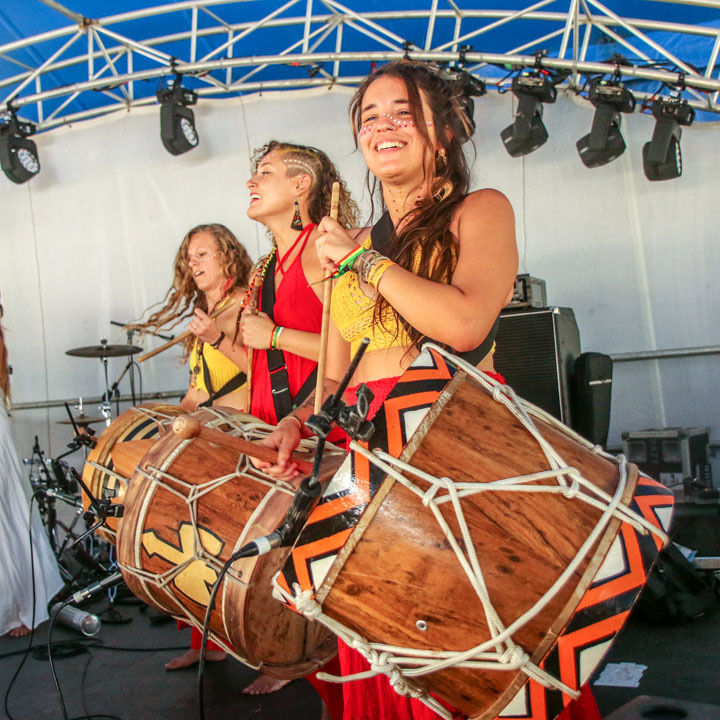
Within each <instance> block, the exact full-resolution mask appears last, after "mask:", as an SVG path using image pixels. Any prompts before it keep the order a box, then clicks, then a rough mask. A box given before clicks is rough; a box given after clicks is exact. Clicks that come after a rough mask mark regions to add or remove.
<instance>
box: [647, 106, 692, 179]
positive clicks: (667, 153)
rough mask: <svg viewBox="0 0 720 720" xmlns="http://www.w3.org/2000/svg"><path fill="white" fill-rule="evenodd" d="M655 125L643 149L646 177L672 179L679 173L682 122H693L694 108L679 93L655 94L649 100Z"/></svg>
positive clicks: (689, 123) (685, 123)
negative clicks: (659, 96) (669, 94)
mask: <svg viewBox="0 0 720 720" xmlns="http://www.w3.org/2000/svg"><path fill="white" fill-rule="evenodd" d="M652 114H653V115H654V116H655V129H654V130H653V134H652V138H651V140H650V142H649V143H645V145H643V149H642V158H643V170H644V171H645V177H646V178H647V179H648V180H672V179H673V178H676V177H680V176H681V175H682V153H681V152H680V138H681V137H682V129H681V128H680V126H681V125H688V126H689V125H692V122H693V120H694V119H695V110H693V109H692V107H690V105H689V104H688V101H687V100H680V98H679V96H676V97H672V98H670V99H667V98H657V99H656V100H654V101H653V104H652Z"/></svg>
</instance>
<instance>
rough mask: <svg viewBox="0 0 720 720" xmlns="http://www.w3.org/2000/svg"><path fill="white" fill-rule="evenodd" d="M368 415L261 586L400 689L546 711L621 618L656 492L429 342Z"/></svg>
mask: <svg viewBox="0 0 720 720" xmlns="http://www.w3.org/2000/svg"><path fill="white" fill-rule="evenodd" d="M374 423H375V427H376V430H375V434H374V436H373V437H372V439H371V440H370V443H369V448H368V447H365V448H363V447H361V446H357V445H356V446H355V449H354V451H353V452H352V453H351V454H350V456H349V457H348V459H347V460H346V462H345V464H344V465H343V467H342V468H341V469H340V471H339V472H338V474H337V475H336V476H335V478H334V479H333V481H332V483H331V484H330V486H329V487H328V488H327V489H326V491H325V493H324V495H323V498H322V500H321V502H320V503H319V504H318V506H317V507H316V509H315V511H314V512H313V514H312V515H311V517H310V519H309V521H308V523H307V524H306V526H305V529H304V531H303V533H302V534H301V536H300V538H299V540H298V542H297V543H296V545H295V547H294V549H293V552H292V555H291V558H290V559H289V561H288V563H287V564H286V565H285V567H284V569H283V571H282V573H281V574H280V576H279V577H278V579H277V581H276V586H277V590H278V591H279V592H281V593H283V595H284V596H285V600H286V602H287V603H288V604H290V605H291V606H293V607H296V609H298V610H300V611H301V612H306V613H307V614H312V615H313V616H315V617H319V619H320V621H321V622H323V623H325V624H326V625H327V626H328V627H329V628H331V629H332V630H333V631H334V632H336V633H337V634H338V635H339V636H340V637H341V638H343V640H345V642H347V643H349V644H352V645H353V646H354V647H356V648H358V649H359V650H360V651H361V652H362V653H363V654H364V655H365V656H366V657H367V658H368V659H369V660H370V662H371V665H372V666H373V667H375V668H376V669H378V670H381V671H382V672H384V673H385V674H387V675H388V676H389V677H390V680H391V683H392V684H393V686H394V687H395V688H396V689H400V690H401V691H402V692H404V693H405V694H412V695H415V696H420V698H421V699H424V700H425V701H426V702H428V703H429V704H432V702H433V699H432V697H431V696H430V693H433V694H435V695H437V696H439V697H441V698H443V699H444V700H447V701H448V702H450V703H452V705H454V706H455V707H456V708H458V709H459V710H461V711H462V712H463V713H465V714H467V715H468V716H469V717H471V718H483V719H488V720H489V719H491V718H495V717H508V718H510V717H512V718H523V719H525V720H531V719H532V720H547V719H548V718H554V717H555V716H556V715H558V714H559V713H560V712H561V711H562V709H563V707H564V705H565V704H567V703H568V702H569V701H570V699H571V697H573V696H574V695H575V694H576V692H577V691H578V689H579V687H580V686H581V684H583V683H584V682H585V681H586V680H587V678H588V676H589V674H590V673H591V672H592V670H593V669H594V667H596V665H597V664H598V663H599V661H600V659H601V658H602V656H603V654H604V652H605V651H606V650H607V649H608V647H609V645H610V642H611V641H612V639H613V638H614V636H615V634H616V633H617V632H618V630H619V629H620V627H621V625H622V623H623V622H624V620H625V618H626V617H627V615H628V612H629V610H630V607H631V606H632V604H633V602H634V600H635V598H636V596H637V595H638V593H639V591H640V589H641V588H642V586H643V584H644V582H645V580H646V577H647V574H648V572H649V570H650V567H651V565H652V562H653V561H654V558H655V557H656V555H657V553H658V552H659V549H660V548H661V547H662V544H663V543H664V542H665V541H666V540H667V538H666V536H665V534H664V529H665V528H666V527H667V526H668V524H669V520H670V515H671V510H672V503H673V500H672V495H671V494H670V493H669V492H668V491H667V490H666V488H664V487H663V486H661V485H659V484H658V483H655V482H654V481H652V480H649V479H647V478H644V477H640V478H638V473H637V469H636V468H635V467H634V466H631V465H627V464H626V463H625V462H624V460H622V459H621V460H618V459H616V458H614V457H612V456H610V455H607V454H606V453H604V452H602V450H601V449H600V448H593V447H592V446H591V445H590V444H589V443H587V442H586V441H584V440H583V439H582V438H580V437H579V436H577V435H576V434H575V433H573V432H572V431H571V430H570V429H569V428H565V427H564V426H562V425H561V424H560V423H558V422H557V421H555V420H554V418H551V417H549V416H548V415H547V414H546V413H544V412H543V411H542V410H540V409H538V408H535V407H534V406H531V405H530V404H528V403H525V402H524V401H522V400H519V399H517V398H516V397H515V396H514V394H513V393H512V391H511V390H510V389H509V388H507V387H506V386H502V385H500V384H498V383H497V382H496V381H492V380H487V379H486V378H484V377H483V376H481V375H480V374H479V373H477V372H474V369H471V368H468V367H464V368H463V367H462V363H461V361H459V360H458V359H457V358H454V356H452V355H449V354H447V353H444V352H440V351H438V350H436V349H427V348H426V349H425V350H424V351H423V353H422V354H421V355H420V357H419V358H418V359H417V361H416V362H415V363H414V364H413V365H412V366H411V368H410V369H409V370H408V371H407V373H406V374H405V375H404V376H403V377H402V378H401V379H400V381H399V382H398V384H397V385H396V386H395V388H394V390H393V391H392V392H391V394H390V395H389V396H388V398H387V400H386V401H385V403H384V406H383V409H382V410H381V411H380V412H379V413H378V415H377V416H376V418H375V419H374ZM370 450H372V452H370ZM395 459H397V461H396V460H395Z"/></svg>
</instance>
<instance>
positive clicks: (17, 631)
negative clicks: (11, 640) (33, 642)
mask: <svg viewBox="0 0 720 720" xmlns="http://www.w3.org/2000/svg"><path fill="white" fill-rule="evenodd" d="M29 633H30V628H29V627H26V626H25V625H18V626H17V627H15V628H13V629H12V630H11V631H10V632H9V633H8V635H9V636H10V637H23V636H24V635H28V634H29Z"/></svg>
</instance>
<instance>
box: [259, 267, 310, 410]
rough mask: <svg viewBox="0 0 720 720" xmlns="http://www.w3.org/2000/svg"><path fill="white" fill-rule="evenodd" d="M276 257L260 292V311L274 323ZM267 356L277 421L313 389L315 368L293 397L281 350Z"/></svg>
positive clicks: (268, 269)
mask: <svg viewBox="0 0 720 720" xmlns="http://www.w3.org/2000/svg"><path fill="white" fill-rule="evenodd" d="M276 261H277V255H276V256H275V257H273V259H272V261H271V262H270V265H269V266H268V268H267V271H266V273H265V277H264V278H263V284H262V292H261V295H260V297H261V309H262V311H263V312H264V313H267V315H268V316H269V317H270V319H271V320H273V321H274V316H273V310H274V309H275V279H274V278H275V263H276ZM265 353H266V354H267V363H268V372H269V373H270V387H271V389H272V399H273V405H274V406H275V417H276V418H277V420H280V419H282V418H284V417H285V416H286V415H289V414H290V413H291V412H292V411H293V409H294V408H296V407H297V406H298V405H299V404H300V403H301V402H302V401H303V400H305V398H307V397H308V396H309V395H310V393H311V392H312V389H313V388H314V387H315V378H316V377H317V366H316V367H315V369H314V370H313V371H312V372H311V373H310V375H309V376H308V377H307V379H306V380H305V382H304V383H303V385H302V387H301V388H300V390H298V392H297V395H295V397H293V396H292V393H291V392H290V379H289V378H288V372H287V364H286V362H285V355H283V351H282V350H271V349H270V348H268V349H266V350H265Z"/></svg>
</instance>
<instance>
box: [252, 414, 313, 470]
mask: <svg viewBox="0 0 720 720" xmlns="http://www.w3.org/2000/svg"><path fill="white" fill-rule="evenodd" d="M283 420H287V421H288V422H283ZM283 420H281V421H280V422H279V423H278V426H277V427H276V428H275V429H274V430H273V431H272V432H271V433H270V435H268V436H267V437H266V438H265V439H264V440H263V441H262V442H261V443H260V444H261V445H265V446H266V447H269V448H272V449H273V450H277V451H278V458H277V463H275V464H274V465H273V464H272V463H269V462H266V461H264V460H259V459H258V458H250V461H251V462H252V464H253V465H254V466H255V467H256V468H258V470H262V471H263V472H266V473H267V474H268V475H271V476H272V477H274V478H276V479H277V480H293V479H294V478H296V477H299V475H300V471H299V470H298V469H297V463H296V462H295V461H294V460H291V458H290V456H291V455H292V452H293V450H295V448H296V447H297V446H298V445H299V444H300V440H301V439H302V438H301V435H300V425H299V424H298V423H297V422H295V420H294V419H293V418H283Z"/></svg>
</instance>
